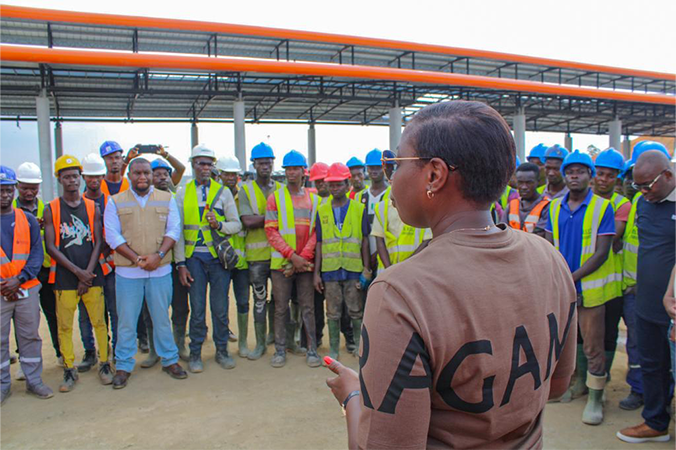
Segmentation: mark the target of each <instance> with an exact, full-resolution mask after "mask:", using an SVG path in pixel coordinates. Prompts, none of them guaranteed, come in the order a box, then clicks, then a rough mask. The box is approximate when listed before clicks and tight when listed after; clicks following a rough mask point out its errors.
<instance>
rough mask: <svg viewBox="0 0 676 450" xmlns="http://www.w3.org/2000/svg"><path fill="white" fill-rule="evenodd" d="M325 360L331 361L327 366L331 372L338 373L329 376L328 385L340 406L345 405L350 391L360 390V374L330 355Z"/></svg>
mask: <svg viewBox="0 0 676 450" xmlns="http://www.w3.org/2000/svg"><path fill="white" fill-rule="evenodd" d="M329 361H330V363H329ZM324 362H325V363H329V364H328V365H327V367H328V368H329V369H330V370H331V372H333V373H335V374H336V375H338V376H337V377H333V378H327V379H326V385H327V386H328V387H329V388H330V389H331V392H332V393H333V396H334V397H336V400H338V403H339V404H340V406H343V402H344V401H345V399H346V398H347V396H348V395H349V394H350V392H352V391H358V390H359V387H360V386H359V375H358V374H357V372H355V371H354V370H352V369H350V368H348V367H345V366H344V365H342V364H341V363H339V362H338V361H336V360H335V359H332V358H329V357H328V356H327V357H325V358H324ZM353 400H354V399H353ZM353 400H350V401H353Z"/></svg>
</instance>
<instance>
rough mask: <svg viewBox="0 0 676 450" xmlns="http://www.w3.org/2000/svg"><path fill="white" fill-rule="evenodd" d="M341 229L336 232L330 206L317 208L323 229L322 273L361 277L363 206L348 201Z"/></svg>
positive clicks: (326, 204)
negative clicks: (348, 273)
mask: <svg viewBox="0 0 676 450" xmlns="http://www.w3.org/2000/svg"><path fill="white" fill-rule="evenodd" d="M348 202H349V206H348V207H347V213H346V214H345V220H344V221H343V226H342V228H341V229H340V230H339V229H338V227H337V226H336V220H335V217H334V215H333V207H332V205H331V203H325V204H324V205H322V206H320V207H319V220H320V224H319V226H320V227H321V228H322V267H321V269H322V272H333V271H335V270H339V269H345V270H347V271H348V272H357V273H361V272H362V271H363V270H364V263H363V261H362V257H361V244H362V238H363V234H362V229H361V224H362V220H363V216H364V210H365V208H364V205H362V204H361V203H358V202H357V201H356V200H349V199H348Z"/></svg>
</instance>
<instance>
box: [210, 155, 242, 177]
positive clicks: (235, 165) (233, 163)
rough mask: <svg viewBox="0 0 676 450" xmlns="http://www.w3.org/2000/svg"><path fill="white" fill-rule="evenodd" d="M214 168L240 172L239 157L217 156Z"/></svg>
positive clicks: (222, 170)
mask: <svg viewBox="0 0 676 450" xmlns="http://www.w3.org/2000/svg"><path fill="white" fill-rule="evenodd" d="M216 168H217V169H218V170H220V171H221V172H235V173H240V172H241V171H242V170H241V168H240V166H239V159H237V158H235V157H234V156H232V155H228V156H224V157H222V158H218V161H216Z"/></svg>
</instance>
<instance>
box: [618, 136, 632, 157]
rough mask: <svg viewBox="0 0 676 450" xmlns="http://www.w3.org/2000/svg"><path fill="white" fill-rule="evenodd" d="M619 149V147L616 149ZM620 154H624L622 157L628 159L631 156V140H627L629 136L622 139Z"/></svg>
mask: <svg viewBox="0 0 676 450" xmlns="http://www.w3.org/2000/svg"><path fill="white" fill-rule="evenodd" d="M617 150H618V151H620V149H619V148H618V149H617ZM621 152H622V154H623V155H624V159H629V158H631V141H630V140H629V136H625V137H624V141H622V150H621Z"/></svg>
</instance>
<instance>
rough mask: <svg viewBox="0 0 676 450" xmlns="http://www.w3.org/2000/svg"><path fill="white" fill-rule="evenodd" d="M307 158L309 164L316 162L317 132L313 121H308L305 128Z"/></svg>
mask: <svg viewBox="0 0 676 450" xmlns="http://www.w3.org/2000/svg"><path fill="white" fill-rule="evenodd" d="M307 159H308V163H309V164H310V166H312V165H313V164H314V163H316V162H317V134H316V133H315V124H314V123H310V126H309V127H308V129H307Z"/></svg>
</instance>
